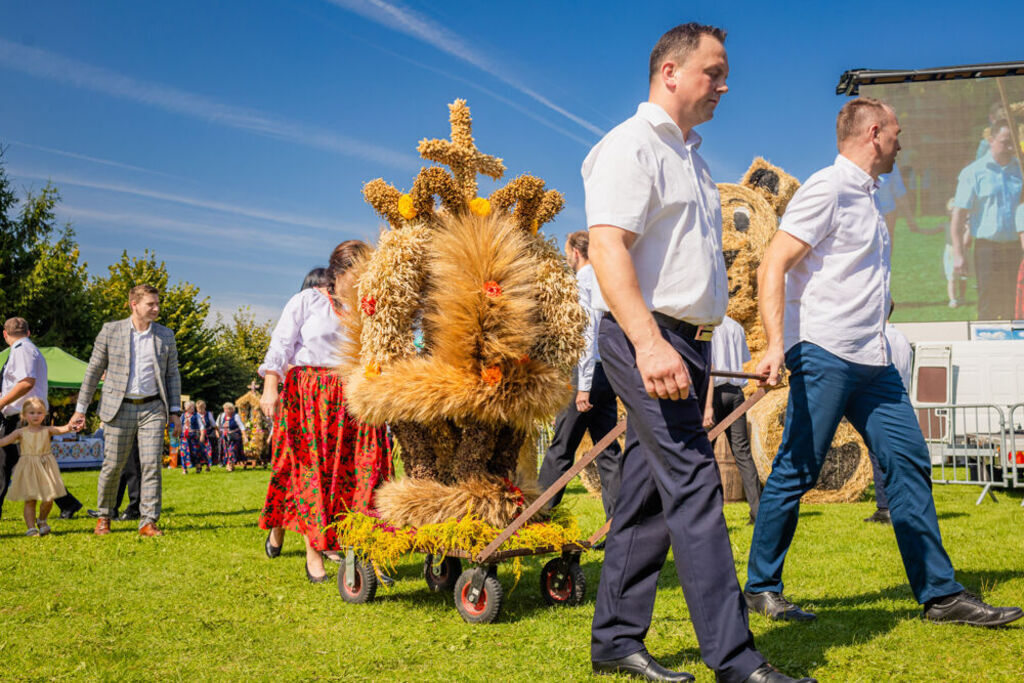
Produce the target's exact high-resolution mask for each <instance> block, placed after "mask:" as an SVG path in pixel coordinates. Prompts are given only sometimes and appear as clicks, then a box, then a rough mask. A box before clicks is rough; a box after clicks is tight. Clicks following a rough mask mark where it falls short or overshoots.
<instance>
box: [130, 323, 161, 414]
mask: <svg viewBox="0 0 1024 683" xmlns="http://www.w3.org/2000/svg"><path fill="white" fill-rule="evenodd" d="M128 333H129V340H128V347H129V349H130V352H131V363H130V364H129V366H128V388H127V389H126V390H125V392H124V396H125V398H148V397H150V396H156V395H157V394H159V393H160V388H159V386H158V385H157V382H156V373H157V360H156V338H155V335H154V334H153V326H152V325H150V326H149V327H147V328H146V331H145V332H139V331H138V330H136V329H135V325H134V324H133V323H132V322H131V320H130V319H129V321H128Z"/></svg>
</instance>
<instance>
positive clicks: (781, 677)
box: [715, 662, 818, 683]
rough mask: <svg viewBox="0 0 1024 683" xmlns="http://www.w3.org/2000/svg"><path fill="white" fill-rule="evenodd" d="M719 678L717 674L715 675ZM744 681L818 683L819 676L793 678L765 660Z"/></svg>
mask: <svg viewBox="0 0 1024 683" xmlns="http://www.w3.org/2000/svg"><path fill="white" fill-rule="evenodd" d="M715 678H716V680H721V679H719V678H718V676H717V674H716V676H715ZM744 683H818V679H817V678H791V677H789V676H787V675H786V674H784V673H782V672H781V671H779V670H778V669H776V668H775V667H774V666H772V665H771V664H769V663H768V662H765V663H764V664H762V665H761V666H759V667H757V668H756V669H754V673H752V674H750V675H749V676H747V677H746V678H745V679H744Z"/></svg>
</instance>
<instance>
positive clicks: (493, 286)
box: [484, 280, 502, 299]
mask: <svg viewBox="0 0 1024 683" xmlns="http://www.w3.org/2000/svg"><path fill="white" fill-rule="evenodd" d="M484 294H486V295H487V296H489V297H491V298H492V299H497V298H498V297H499V296H501V294H502V289H501V285H499V284H498V283H497V282H495V281H494V280H488V281H487V282H485V283H484Z"/></svg>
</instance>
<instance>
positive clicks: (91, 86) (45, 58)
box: [0, 38, 419, 169]
mask: <svg viewBox="0 0 1024 683" xmlns="http://www.w3.org/2000/svg"><path fill="white" fill-rule="evenodd" d="M0 64H2V65H5V66H7V67H8V68H11V69H15V70H17V71H21V72H22V73H27V74H30V75H32V76H36V77H38V78H45V79H48V80H53V81H58V82H61V83H67V84H70V85H73V86H76V87H79V88H83V89H86V90H92V91H95V92H101V93H104V94H106V95H110V96H111V97H116V98H119V99H124V100H130V101H132V102H137V103H139V104H144V105H148V106H151V107H154V108H156V109H160V110H162V111H167V112H172V113H175V114H180V115H183V116H188V117H191V118H196V119H201V120H204V121H208V122H211V123H216V124H219V125H223V126H227V127H230V128H236V129H240V130H246V131H251V132H254V133H258V134H260V135H265V136H267V137H271V138H276V139H279V140H286V141H288V142H293V143H296V144H300V145H303V146H306V147H312V148H314V149H321V150H326V151H330V152H336V153H339V154H343V155H346V156H351V157H357V158H360V159H365V160H367V161H373V162H376V163H380V164H383V165H386V166H391V167H394V168H400V169H410V168H416V167H417V166H418V165H419V161H418V160H417V159H416V157H414V156H412V155H410V154H404V153H402V152H396V151H393V150H390V149H386V148H383V147H380V146H378V145H374V144H370V143H367V142H363V141H362V140H356V139H354V138H349V137H346V136H344V135H340V134H338V133H336V132H334V131H332V130H328V129H326V128H322V127H319V126H315V125H310V124H305V123H301V122H296V121H289V120H287V119H283V118H280V117H277V116H273V115H271V114H266V113H263V112H260V111H257V110H255V109H249V108H245V107H237V106H233V105H230V104H224V103H223V102H218V101H217V100H214V99H212V98H210V97H206V96H205V95H199V94H196V93H191V92H188V91H185V90H180V89H178V88H174V87H171V86H167V85H163V84H161V83H150V82H146V81H140V80H137V79H135V78H132V77H130V76H125V75H123V74H120V73H117V72H116V71H111V70H110V69H105V68H103V67H98V66H93V65H91V64H86V63H84V62H79V61H76V60H73V59H69V58H67V57H64V56H62V55H58V54H56V53H53V52H48V51H46V50H41V49H39V48H34V47H28V46H26V45H22V44H20V43H15V42H11V41H8V40H4V39H3V38H0Z"/></svg>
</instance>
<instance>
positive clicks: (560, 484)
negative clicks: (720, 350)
mask: <svg viewBox="0 0 1024 683" xmlns="http://www.w3.org/2000/svg"><path fill="white" fill-rule="evenodd" d="M711 375H712V376H714V377H728V378H734V379H752V380H758V381H763V380H765V379H766V377H765V376H764V375H753V374H749V373H744V372H725V371H717V370H715V371H712V372H711ZM766 393H767V390H766V389H765V388H764V387H761V388H759V389H758V390H757V391H755V392H754V393H753V394H751V395H750V397H749V398H748V399H747V400H746V401H744V402H743V404H742V405H740V406H739V407H738V408H736V410H734V411H732V412H731V413H729V415H727V416H726V417H725V419H724V420H722V421H721V422H719V423H718V424H716V425H715V426H714V427H712V428H711V431H709V432H708V439H710V440H711V441H714V440H715V439H716V438H717V437H718V435H719V434H721V433H722V432H724V431H725V430H726V429H728V428H729V426H730V425H732V423H733V422H735V421H736V420H738V419H739V418H740V417H741V416H742V415H743V414H744V413H746V412H747V411H748V410H750V408H751V407H752V406H753V405H754V404H755V403H757V402H758V401H760V400H761V399H762V398H763V397H764V395H765V394H766ZM624 431H626V421H625V420H622V421H620V422H619V423H618V424H617V425H615V428H614V429H612V430H611V431H610V432H608V433H607V434H605V435H604V437H603V438H602V439H601V440H600V441H598V442H597V443H596V444H594V447H593V448H591V449H590V451H589V452H588V453H587V454H586V455H584V456H583V457H582V458H580V459H579V460H577V461H576V463H575V464H573V466H572V467H570V468H569V469H568V470H567V471H566V472H565V474H563V475H562V476H561V477H559V478H558V480H557V481H555V483H554V484H552V485H551V486H549V487H548V488H547V489H546V490H545V491H544V492H543V493H541V494H540V496H538V497H537V499H536V500H534V501H533V503H531V504H530V505H529V507H527V508H526V509H525V510H523V512H522V513H520V514H519V516H518V517H516V518H515V519H514V520H512V523H511V524H509V525H508V526H507V527H506V528H505V529H504V531H502V532H501V533H500V534H498V536H497V538H495V539H494V540H493V541H491V542H490V544H488V546H487V547H486V548H484V549H483V550H481V551H480V553H479V554H478V555H477V556H476V561H477V562H478V563H480V564H483V563H485V562H487V561H488V560H489V559H491V558H492V557H493V556H494V553H495V552H497V550H498V548H500V547H501V545H502V544H503V543H504V542H505V541H507V540H508V539H509V538H511V537H512V534H514V533H515V532H517V531H519V529H520V528H522V526H523V525H524V524H526V523H527V522H528V521H530V520H531V519H532V518H533V516H534V515H536V514H537V513H538V512H540V510H541V509H542V508H543V507H544V506H545V505H547V503H548V501H550V500H551V499H552V498H554V497H555V493H556V492H558V491H560V490H562V489H563V488H564V487H565V486H567V485H568V483H569V482H570V481H572V479H573V477H575V476H576V475H577V474H579V473H580V472H582V471H583V468H585V467H586V466H587V465H589V464H590V463H592V462H593V461H594V459H595V458H597V456H598V454H600V453H601V451H603V450H604V449H605V448H607V447H608V446H609V445H611V443H612V441H614V440H615V439H617V438H619V436H620V435H621V434H622V433H623V432H624ZM611 523H612V520H611V519H609V520H607V521H605V523H604V525H603V526H602V527H601V528H600V529H598V530H597V532H596V533H595V534H594V535H593V536H591V537H590V539H589V540H588V541H587V544H588V545H593V544H594V543H595V542H596V541H597V540H598V539H599V538H601V536H604V535H605V534H606V533H607V532H608V529H609V528H610V527H611Z"/></svg>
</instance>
